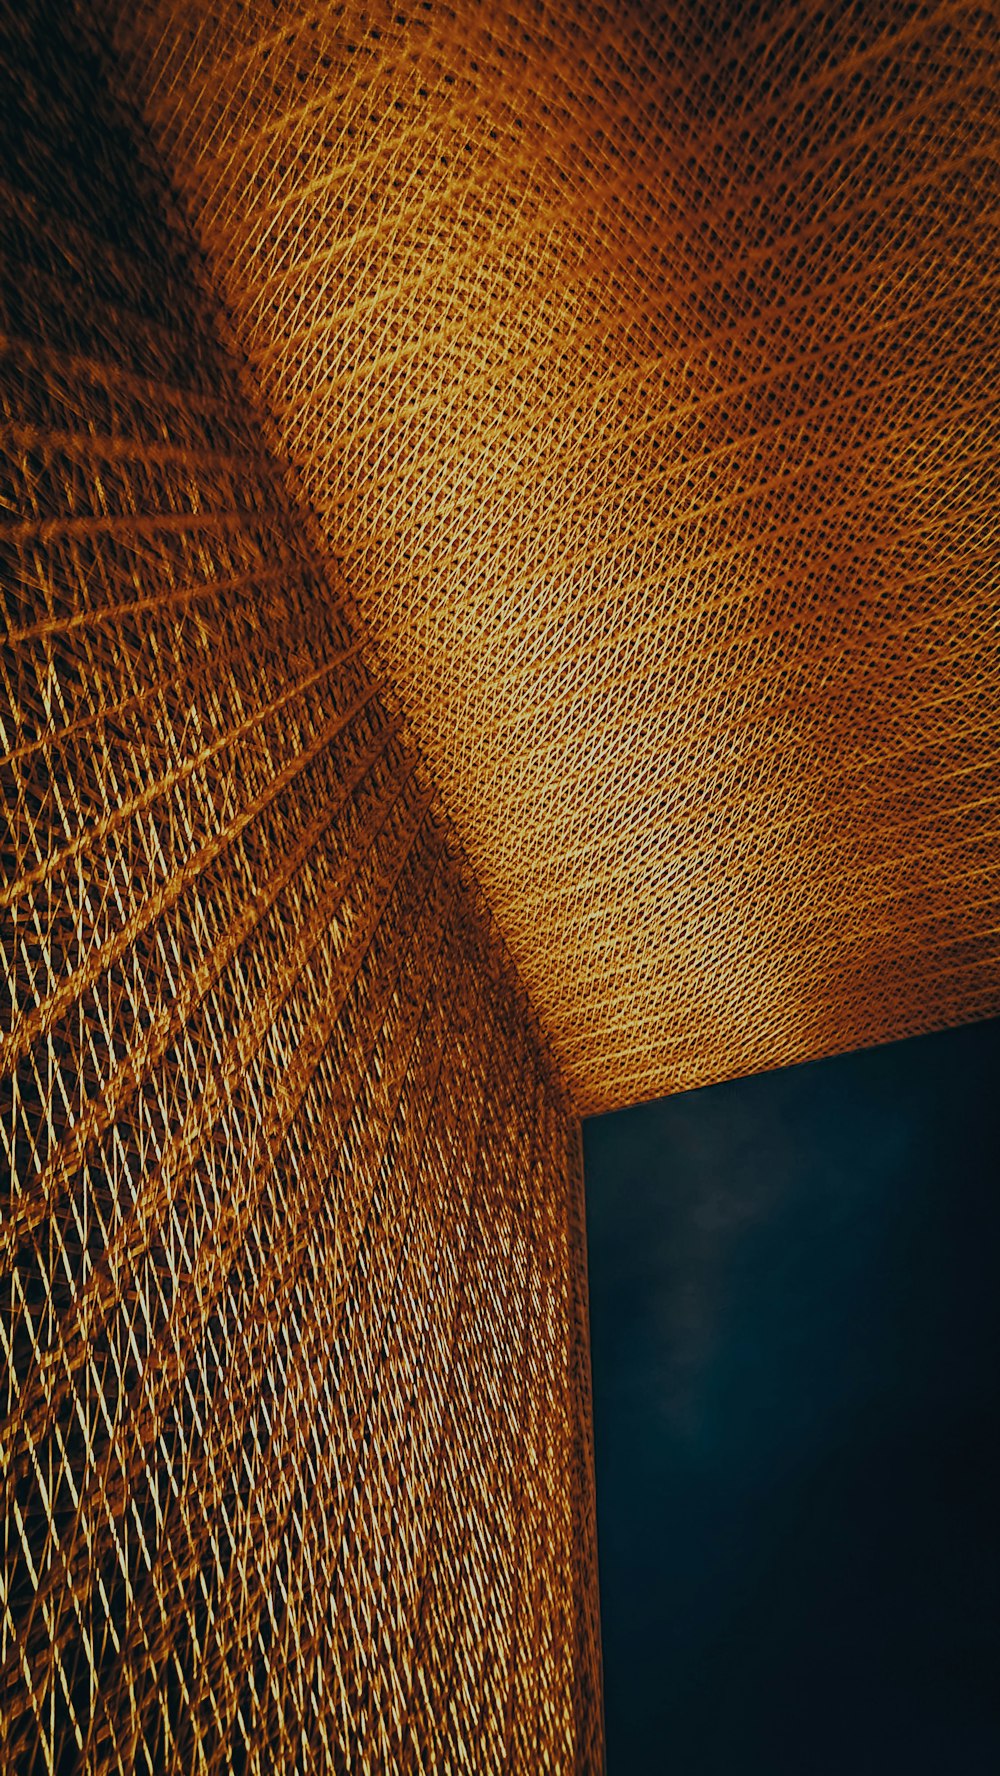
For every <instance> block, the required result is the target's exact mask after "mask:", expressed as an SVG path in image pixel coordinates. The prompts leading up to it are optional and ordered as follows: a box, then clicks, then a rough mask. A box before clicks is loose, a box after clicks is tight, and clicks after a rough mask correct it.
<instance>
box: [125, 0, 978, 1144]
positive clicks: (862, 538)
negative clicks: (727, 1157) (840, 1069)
mask: <svg viewBox="0 0 1000 1776" xmlns="http://www.w3.org/2000/svg"><path fill="white" fill-rule="evenodd" d="M100 11H101V14H102V16H103V17H105V18H106V20H107V21H108V24H109V28H110V30H111V32H112V35H113V39H114V43H115V47H116V51H117V54H118V56H119V57H120V66H121V71H122V76H123V78H124V79H125V81H126V82H127V84H128V87H129V90H130V91H133V92H135V93H136V94H137V95H138V96H139V98H140V100H141V102H142V104H143V106H144V109H145V113H146V117H147V120H148V123H149V126H150V129H151V132H152V136H153V138H154V140H155V142H156V144H157V146H158V148H159V150H160V152H161V153H162V154H163V156H164V159H165V161H166V163H167V164H168V166H169V168H170V171H171V174H172V177H173V179H174V181H175V183H176V186H177V188H178V191H179V193H180V195H181V198H182V201H183V203H184V204H185V206H186V208H187V211H188V214H189V216H190V217H191V219H192V221H193V223H194V225H195V228H196V231H197V234H198V236H199V239H200V241H201V243H202V245H203V248H204V250H205V252H206V254H207V258H208V261H209V265H210V267H211V272H212V275H213V277H214V278H215V280H216V282H217V285H218V287H219V289H220V290H221V292H222V295H223V297H224V300H225V303H226V306H227V309H228V313H229V317H230V321H231V324H232V327H233V329H234V332H235V335H236V337H237V339H238V340H239V342H240V345H241V346H242V348H243V350H244V351H245V353H246V355H247V358H248V360H249V363H250V368H251V374H252V378H253V381H254V384H255V387H256V389H257V390H258V392H259V395H260V398H261V401H262V404H263V407H264V409H265V410H266V412H267V413H268V414H269V416H270V418H271V420H272V422H273V424H274V426H275V429H276V434H277V437H278V440H279V442H280V447H281V449H282V451H283V452H284V453H285V454H286V455H287V457H288V458H289V459H290V461H291V464H292V466H293V468H294V472H295V475H296V476H297V479H298V484H299V486H300V488H301V490H302V494H303V497H304V499H305V500H306V501H307V502H308V504H309V506H310V507H311V509H312V511H313V513H314V514H315V517H316V519H317V520H318V525H319V529H320V532H321V534H322V535H323V537H324V538H325V550H326V553H327V557H328V560H330V561H331V562H336V563H337V564H338V567H339V568H340V569H342V571H343V574H344V576H345V578H346V581H347V584H348V587H349V589H350V592H351V594H352V595H353V597H354V598H355V599H356V601H357V603H358V605H359V607H360V609H361V611H362V613H363V616H364V618H365V620H366V622H367V624H368V626H369V628H370V630H371V634H372V637H373V641H374V645H375V649H376V653H377V656H378V658H379V660H380V662H381V665H382V668H383V670H384V671H385V673H386V675H387V677H388V679H389V681H390V682H391V683H392V684H393V685H394V686H395V688H396V690H397V692H398V693H399V696H400V699H401V702H402V704H403V706H404V707H405V709H406V711H407V715H408V717H409V718H410V721H411V723H412V728H413V731H414V733H415V735H416V737H417V739H418V741H419V743H420V745H421V748H422V750H423V752H424V754H425V756H426V758H427V759H428V762H429V765H430V767H431V769H432V771H433V774H434V776H435V780H436V782H437V784H438V786H439V789H440V790H441V792H442V795H443V797H444V801H445V803H446V805H447V807H448V808H449V811H450V813H451V814H452V816H453V818H454V820H455V822H456V825H457V828H458V831H459V834H460V836H461V839H462V841H463V844H464V846H465V849H466V851H467V853H468V855H469V857H470V860H471V862H472V865H473V867H474V869H475V872H476V875H477V877H478V880H479V882H480V884H481V886H482V888H483V889H484V890H485V892H486V894H487V897H488V899H489V902H490V905H491V907H492V910H493V912H494V913H495V915H496V918H497V920H498V923H499V925H500V928H501V930H502V931H503V933H504V936H505V938H506V939H507V941H508V943H509V944H510V947H511V949H512V952H513V954H514V956H515V959H516V961H517V963H518V967H519V969H520V972H521V975H522V977H523V979H524V981H525V983H526V985H527V987H528V990H529V992H530V994H531V997H532V1001H533V1003H534V1005H535V1007H536V1009H537V1010H538V1012H539V1014H540V1016H541V1019H542V1022H543V1024H544V1025H545V1027H546V1029H547V1031H548V1033H549V1036H550V1038H551V1039H552V1041H553V1043H554V1045H555V1048H556V1050H557V1052H558V1053H559V1054H560V1056H561V1058H562V1061H563V1063H564V1066H565V1070H566V1072H567V1075H568V1077H569V1080H570V1083H571V1086H572V1089H573V1092H574V1095H575V1099H576V1102H577V1105H578V1107H579V1108H581V1109H583V1110H594V1109H601V1108H606V1107H608V1106H610V1105H614V1104H618V1103H623V1102H630V1101H634V1100H636V1099H638V1098H641V1097H648V1096H654V1095H657V1094H659V1093H662V1092H664V1091H667V1090H673V1089H677V1088H684V1087H688V1086H692V1085H697V1084H703V1083H705V1082H707V1081H710V1080H713V1079H718V1078H722V1077H727V1076H732V1075H735V1074H739V1073H744V1072H747V1071H750V1070H753V1069H756V1068H760V1067H766V1066H775V1065H779V1064H781V1063H784V1062H788V1061H793V1060H800V1059H803V1058H806V1057H808V1056H811V1055H818V1054H825V1053H829V1052H832V1051H834V1050H837V1049H843V1048H848V1047H852V1046H855V1045H859V1044H865V1043H872V1042H876V1041H881V1040H884V1039H887V1038H889V1037H895V1036H901V1035H906V1034H910V1033H914V1032H916V1031H918V1030H924V1029H929V1028H932V1027H935V1026H939V1025H944V1024H949V1023H956V1022H961V1021H964V1020H967V1019H971V1018H975V1017H980V1016H985V1015H987V1014H989V1013H991V1012H995V1011H997V1010H998V1009H1000V948H998V942H1000V940H998V936H997V932H998V926H1000V921H998V913H1000V905H998V894H997V875H996V860H997V796H998V784H1000V778H998V771H997V763H998V758H997V727H998V699H997V683H998V668H997V631H996V623H997V577H998V550H997V533H996V511H997V504H998V494H1000V476H998V469H997V465H998V438H1000V409H998V389H1000V352H998V320H1000V298H998V272H1000V258H998V220H1000V205H998V178H997V160H998V144H1000V134H998V127H997V125H998V106H1000V32H998V30H997V17H996V9H995V7H994V6H992V5H985V6H984V5H977V4H963V3H960V0H950V3H949V0H945V3H944V4H925V5H919V4H903V3H901V0H878V3H873V0H856V3H854V4H844V3H843V0H838V3H837V4H832V5H831V4H818V3H817V0H770V3H769V0H761V3H760V4H754V5H738V4H736V3H735V0H733V3H732V4H729V5H720V6H710V5H704V4H692V3H690V0H683V3H681V4H677V5H671V6H664V7H652V6H650V5H648V4H647V3H646V0H635V3H634V4H632V3H630V0H607V3H606V4H597V3H594V0H506V3H501V0H490V3H488V4H474V3H473V0H464V3H462V4H452V5H448V4H440V3H438V0H433V4H432V3H431V0H416V3H411V0H392V3H391V4H382V3H377V4H372V5H364V6H362V5H360V4H358V3H357V0H344V3H343V4H336V5H334V4H332V3H329V0H324V3H322V4H316V3H313V4H309V3H307V0H247V3H246V4H244V3H237V0H211V3H209V4H206V0H133V3H131V4H129V5H127V6H125V5H120V4H119V3H118V0H103V3H102V6H101V8H100Z"/></svg>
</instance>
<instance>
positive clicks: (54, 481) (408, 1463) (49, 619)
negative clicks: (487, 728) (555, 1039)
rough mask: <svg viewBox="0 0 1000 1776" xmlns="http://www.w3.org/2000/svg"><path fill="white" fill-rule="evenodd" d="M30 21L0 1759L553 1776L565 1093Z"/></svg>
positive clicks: (2, 1232)
mask: <svg viewBox="0 0 1000 1776" xmlns="http://www.w3.org/2000/svg"><path fill="white" fill-rule="evenodd" d="M68 10H69V9H68V8H66V7H64V6H60V5H59V4H58V0H54V3H53V4H51V5H44V6H41V7H39V6H35V5H31V6H28V7H27V8H19V9H17V14H16V16H12V15H11V13H10V12H9V11H8V10H7V9H4V10H3V12H2V14H0V35H2V43H0V78H2V81H3V89H4V94H5V103H4V105H3V107H2V108H0V139H2V143H3V154H2V156H0V166H2V182H0V236H2V254H0V403H2V405H0V420H2V427H3V456H2V463H3V470H2V473H3V480H2V506H3V530H2V536H0V547H2V551H3V553H2V560H3V586H4V598H5V619H6V622H5V634H4V639H3V643H2V651H0V745H2V752H3V759H2V768H0V769H2V783H3V813H4V820H5V824H4V828H3V849H2V856H3V872H2V889H0V940H2V949H3V963H4V971H3V979H4V984H5V993H6V998H5V1003H4V1014H3V1022H2V1027H0V1130H2V1150H3V1156H4V1160H5V1162H6V1163H5V1165H4V1175H3V1181H2V1211H3V1213H2V1227H0V1259H2V1265H0V1278H2V1281H0V1348H2V1368H0V1374H2V1383H0V1385H2V1389H3V1414H2V1443H0V1447H2V1455H3V1459H2V1483H3V1494H4V1498H3V1504H4V1517H3V1543H2V1548H0V1765H2V1767H3V1769H4V1770H5V1771H10V1772H14V1771H17V1772H18V1776H29V1773H34V1772H41V1771H46V1772H52V1771H58V1772H60V1773H61V1776H64V1773H68V1772H69V1771H71V1770H76V1769H80V1770H86V1771H88V1772H99V1771H129V1772H132V1771H149V1772H164V1771H175V1772H183V1773H185V1776H186V1773H188V1772H193V1771H205V1772H208V1771H211V1772H214V1771H223V1770H228V1771H258V1772H262V1773H265V1776H272V1773H273V1772H278V1771H296V1772H304V1771H308V1770H317V1771H324V1772H326V1771H365V1772H371V1773H373V1776H374V1773H376V1772H378V1773H384V1772H390V1771H396V1770H400V1771H402V1770H406V1771H446V1770H475V1771H476V1772H489V1771H499V1770H521V1771H526V1772H532V1773H534V1772H537V1771H540V1770H551V1771H570V1770H579V1771H598V1770H599V1769H600V1768H601V1763H602V1753H601V1713H600V1671H599V1647H598V1629H597V1597H596V1566H595V1555H594V1531H593V1495H592V1452H591V1442H590V1435H591V1434H590V1406H589V1367H588V1359H587V1345H586V1302H585V1278H584V1271H583V1239H582V1226H581V1219H580V1217H581V1194H580V1189H581V1179H580V1169H579V1140H578V1125H577V1123H576V1121H575V1118H574V1117H573V1116H572V1114H571V1112H570V1109H569V1107H568V1102H567V1099H566V1095H565V1092H564V1089H563V1088H562V1086H561V1085H560V1082H559V1079H558V1076H557V1074H556V1072H555V1070H554V1067H553V1065H552V1063H551V1062H550V1061H549V1060H548V1059H547V1055H546V1050H545V1048H544V1046H543V1044H542V1042H541V1040H540V1038H539V1037H538V1035H537V1033H536V1031H535V1026H534V1023H533V1020H532V1017H531V1015H530V1013H529V1010H528V1007H527V1004H526V1000H525V995H524V990H523V988H522V987H521V985H520V983H519V980H518V978H517V975H516V973H515V971H514V968H513V965H512V964H511V962H510V959H509V957H508V955H507V953H506V952H505V951H504V949H503V947H502V945H501V943H500V941H499V939H498V937H497V936H496V934H495V932H494V931H493V930H492V928H491V926H490V924H489V921H488V918H487V916H486V914H485V912H484V910H483V909H482V907H481V905H480V904H479V902H478V900H477V897H476V895H475V893H474V892H473V890H472V889H471V888H470V886H469V885H468V882H467V881H466V880H465V874H466V872H465V870H464V866H463V865H461V860H460V856H459V854H458V853H457V851H456V848H455V846H454V844H453V842H452V840H451V839H450V837H449V833H448V829H447V827H446V825H445V823H444V822H443V819H442V817H441V815H440V813H439V811H438V810H437V807H436V804H435V801H434V798H433V796H432V793H431V789H430V786H429V783H428V780H427V778H426V775H425V773H424V771H423V768H422V766H420V764H419V762H418V760H417V759H416V757H415V754H414V753H413V750H412V748H411V747H410V745H409V743H408V742H406V741H405V739H404V738H403V737H401V734H400V730H399V722H398V718H397V717H396V716H395V715H393V713H392V710H391V706H390V705H388V704H387V702H386V700H385V698H384V697H383V696H382V695H381V693H380V690H379V685H378V682H377V680H376V679H375V678H374V677H373V675H372V673H371V672H370V671H369V669H368V667H367V666H366V664H365V661H364V658H363V656H362V653H361V651H360V650H359V645H358V639H357V635H356V633H355V631H354V630H353V629H352V626H351V623H350V621H349V620H348V617H347V616H346V615H345V613H344V611H343V609H342V608H341V606H340V604H339V602H338V600H337V598H336V597H335V595H334V593H333V591H332V590H331V588H330V585H329V584H328V582H327V581H326V579H325V578H324V576H323V574H322V573H321V572H320V571H318V569H317V568H316V565H315V563H314V561H313V558H312V556H311V555H310V553H309V551H308V550H307V549H306V548H305V547H304V545H303V543H302V540H301V530H300V527H299V525H298V523H297V520H296V518H295V515H294V513H293V512H292V511H291V509H290V507H289V504H288V500H287V496H286V493H285V490H284V484H283V482H282V481H281V479H280V477H279V476H278V475H277V474H276V472H275V470H274V468H273V466H272V463H271V461H270V459H269V458H268V456H267V455H266V454H265V452H264V451H263V449H262V447H261V441H260V432H259V429H258V428H257V427H256V425H255V424H254V422H253V419H252V415H251V414H250V413H249V412H248V410H247V408H246V406H245V404H244V401H243V397H242V395H241V392H240V389H239V387H238V385H237V382H236V379H235V373H234V372H233V371H232V370H231V369H230V367H229V364H228V362H227V360H226V358H225V356H224V354H223V353H222V352H221V351H220V349H219V346H218V343H217V341H216V337H215V335H214V333H213V323H212V320H211V316H210V315H209V314H208V313H207V312H206V311H205V310H204V308H203V306H202V305H201V302H200V298H198V297H197V296H196V294H195V292H196V287H197V285H198V281H199V277H200V272H199V271H198V268H197V266H196V265H195V264H193V262H192V261H191V260H190V258H189V257H187V256H185V250H184V249H183V248H182V245H181V244H179V236H177V235H174V236H173V237H171V235H170V233H169V232H168V230H167V229H166V228H165V226H164V220H163V206H164V194H163V192H162V191H161V189H160V187H159V185H158V183H157V180H156V178H155V174H154V172H153V171H152V170H151V169H150V168H148V167H147V166H146V164H145V162H144V160H143V158H142V156H141V155H139V154H137V150H136V142H137V138H134V137H133V136H132V134H131V133H130V131H129V129H128V128H126V127H125V124H124V123H123V121H122V117H121V115H120V114H119V112H118V111H117V110H116V109H115V106H114V104H113V102H112V100H111V99H110V97H109V96H108V93H107V91H106V89H105V86H104V84H103V81H102V77H101V72H100V68H99V66H98V65H97V64H95V63H94V62H93V61H92V59H91V58H90V55H89V53H88V52H87V51H86V50H85V49H84V48H83V47H82V45H81V43H80V42H79V41H77V39H76V38H75V36H74V35H73V32H72V30H71V29H70V27H69V24H68Z"/></svg>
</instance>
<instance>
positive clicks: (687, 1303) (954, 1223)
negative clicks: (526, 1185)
mask: <svg viewBox="0 0 1000 1776" xmlns="http://www.w3.org/2000/svg"><path fill="white" fill-rule="evenodd" d="M998 1122H1000V1022H997V1021H994V1022H991V1023H989V1024H980V1025H978V1026H971V1027H969V1028H966V1029H963V1030H958V1031H952V1032H947V1033H945V1034H943V1035H940V1036H932V1037H924V1038H920V1039H917V1040H915V1041H910V1042H904V1043H896V1044H894V1045H892V1046H891V1047H887V1048H881V1049H875V1050H869V1051H867V1052H865V1053H862V1054H856V1055H849V1056H844V1057H839V1058H837V1059H834V1060H830V1061H821V1062H816V1063H813V1064H812V1065H810V1066H805V1067H797V1068H789V1069H786V1070H784V1071H782V1072H779V1073H771V1074H766V1075H762V1076H759V1077H757V1078H753V1079H746V1080H738V1081H736V1082H734V1083H732V1084H727V1085H722V1086H715V1087H712V1088H710V1089H708V1090H705V1091H700V1092H689V1093H687V1094H685V1095H684V1096H681V1097H675V1098H668V1099H664V1100H662V1101H661V1102H659V1103H656V1104H649V1105H642V1106H639V1107H638V1108H636V1109H634V1110H626V1111H621V1112H618V1113H617V1114H614V1115H611V1116H604V1117H598V1118H594V1119H593V1120H591V1121H590V1122H588V1123H586V1124H585V1125H584V1152H585V1163H586V1187H587V1221H588V1234H589V1261H590V1291H591V1322H592V1341H593V1366H594V1396H595V1421H596V1437H597V1489H598V1531H599V1538H600V1560H601V1606H602V1624H603V1639H604V1660H605V1700H606V1711H607V1736H608V1772H609V1776H644V1773H645V1772H652V1773H655V1772H658V1771H660V1770H663V1771H670V1772H671V1773H672V1776H709V1773H711V1776H716V1773H719V1776H721V1773H722V1772H723V1771H724V1772H725V1773H726V1776H997V1772H998V1771H1000V1657H998V1654H1000V1637H998V1618H1000V1608H998V1599H1000V1556H998V1550H1000V1530H998V1523H1000V1453H998V1435H997V1423H996V1417H997V1412H998V1409H1000V1389H998V1362H1000V1134H998Z"/></svg>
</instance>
